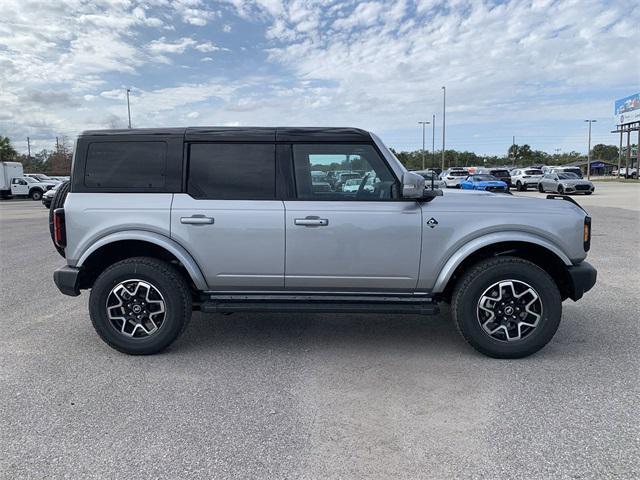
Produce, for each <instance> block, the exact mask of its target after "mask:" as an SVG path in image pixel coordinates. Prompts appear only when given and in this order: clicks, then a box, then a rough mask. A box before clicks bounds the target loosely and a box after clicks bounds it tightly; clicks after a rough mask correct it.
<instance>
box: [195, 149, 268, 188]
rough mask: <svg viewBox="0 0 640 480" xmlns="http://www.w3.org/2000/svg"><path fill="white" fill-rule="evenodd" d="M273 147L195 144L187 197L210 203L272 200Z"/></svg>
mask: <svg viewBox="0 0 640 480" xmlns="http://www.w3.org/2000/svg"><path fill="white" fill-rule="evenodd" d="M275 191H276V159H275V145H274V144H260V143H255V144H234V143H194V144H191V145H190V146H189V177H188V181H187V193H188V194H189V195H191V196H192V197H194V198H199V199H209V200H269V199H274V198H275V196H276V194H275Z"/></svg>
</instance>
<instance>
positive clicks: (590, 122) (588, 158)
mask: <svg viewBox="0 0 640 480" xmlns="http://www.w3.org/2000/svg"><path fill="white" fill-rule="evenodd" d="M585 122H587V123H588V124H589V145H588V148H589V149H588V150H587V180H589V179H590V178H591V124H592V123H594V122H597V120H585Z"/></svg>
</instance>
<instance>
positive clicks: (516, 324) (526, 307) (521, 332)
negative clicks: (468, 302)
mask: <svg viewBox="0 0 640 480" xmlns="http://www.w3.org/2000/svg"><path fill="white" fill-rule="evenodd" d="M477 317H478V321H479V322H480V325H481V326H482V329H483V330H484V331H485V333H487V334H488V335H489V336H490V337H492V338H494V339H496V340H500V341H503V342H512V341H515V340H522V339H523V338H525V337H527V336H529V335H530V334H531V332H533V330H534V329H535V328H536V327H537V326H538V324H539V323H540V319H541V318H542V300H541V299H540V295H538V292H536V290H535V289H534V288H533V287H532V286H531V285H529V284H528V283H525V282H523V281H521V280H503V281H500V282H496V283H494V284H493V285H491V286H490V287H489V288H487V289H486V290H485V291H484V292H483V294H482V295H481V296H480V300H479V301H478V307H477Z"/></svg>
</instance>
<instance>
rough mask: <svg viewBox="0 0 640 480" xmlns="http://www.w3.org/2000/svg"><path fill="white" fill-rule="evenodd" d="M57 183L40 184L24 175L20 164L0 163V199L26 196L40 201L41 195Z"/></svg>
mask: <svg viewBox="0 0 640 480" xmlns="http://www.w3.org/2000/svg"><path fill="white" fill-rule="evenodd" d="M57 184H58V182H40V181H38V180H37V179H35V178H32V177H27V176H25V175H24V171H23V169H22V164H21V163H18V162H0V197H2V198H7V197H9V196H26V197H29V198H32V199H33V200H37V201H39V200H41V199H42V195H43V194H44V193H45V192H46V191H47V190H50V189H52V188H53V187H55V186H56V185H57Z"/></svg>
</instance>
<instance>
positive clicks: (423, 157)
mask: <svg viewBox="0 0 640 480" xmlns="http://www.w3.org/2000/svg"><path fill="white" fill-rule="evenodd" d="M430 123H431V122H426V121H425V122H418V124H419V125H422V170H424V169H425V165H424V162H425V158H426V153H425V151H424V128H425V127H426V126H427V125H429V124H430Z"/></svg>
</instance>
